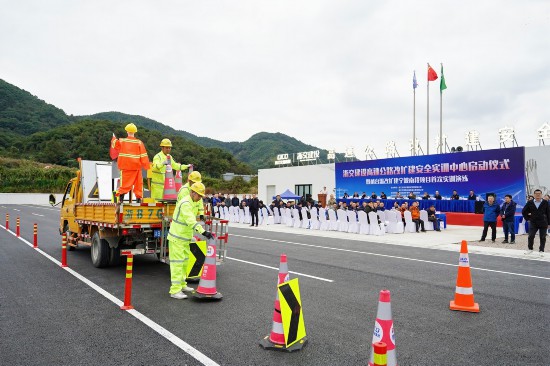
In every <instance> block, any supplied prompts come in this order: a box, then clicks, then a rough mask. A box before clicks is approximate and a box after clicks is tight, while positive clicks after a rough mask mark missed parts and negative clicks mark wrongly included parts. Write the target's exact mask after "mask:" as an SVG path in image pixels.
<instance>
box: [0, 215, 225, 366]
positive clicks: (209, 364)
mask: <svg viewBox="0 0 550 366" xmlns="http://www.w3.org/2000/svg"><path fill="white" fill-rule="evenodd" d="M0 227H1V228H3V229H6V228H5V227H4V226H3V225H0ZM8 232H9V233H10V234H12V235H13V236H16V234H15V233H14V232H13V231H11V230H8ZM17 239H20V240H21V241H22V242H24V243H25V244H27V245H28V246H30V247H31V248H32V247H33V245H32V244H31V243H30V242H28V241H27V240H25V239H23V238H22V237H19V238H17ZM35 250H36V251H37V252H38V253H40V254H42V255H43V256H44V257H46V258H48V259H49V260H50V261H52V262H53V263H55V264H56V265H58V266H61V262H60V261H58V260H57V259H55V258H54V257H52V256H51V255H49V254H48V253H46V252H44V251H43V250H41V249H40V248H36V249H35ZM63 269H64V270H65V271H67V272H69V273H70V274H72V275H73V276H75V277H76V278H78V279H79V280H80V281H82V282H84V283H85V284H86V285H88V286H90V287H91V288H92V289H94V290H95V291H97V292H98V293H100V294H101V295H103V296H105V297H106V298H107V299H109V300H110V301H111V302H113V303H114V304H115V305H116V306H118V307H120V306H122V305H124V302H123V301H121V300H119V299H117V298H116V297H115V296H114V295H112V294H111V293H109V292H107V291H106V290H104V289H103V288H101V287H99V286H98V285H96V284H95V283H94V282H92V281H90V280H89V279H87V278H86V277H84V276H82V275H81V274H80V273H78V272H76V271H74V270H73V269H71V268H69V267H65V268H63ZM127 312H128V313H130V314H131V315H132V316H134V317H135V318H136V319H138V320H139V321H141V322H142V323H143V324H145V325H146V326H148V327H149V328H151V329H153V330H154V331H155V332H157V333H158V334H160V335H161V336H163V337H164V338H166V339H167V340H168V341H170V342H171V343H173V344H174V345H176V346H177V347H178V348H179V349H181V350H182V351H184V352H186V353H187V354H189V355H190V356H192V357H193V358H194V359H196V360H197V361H199V362H200V363H202V364H203V365H205V366H219V364H217V363H216V362H214V361H213V360H211V359H210V358H208V356H206V355H205V354H203V353H201V352H200V351H199V350H197V349H195V348H193V347H192V346H191V345H190V344H189V343H187V342H185V341H183V340H182V339H181V338H179V337H178V336H176V335H175V334H174V333H172V332H170V331H169V330H167V329H166V328H163V327H162V326H161V325H159V324H157V323H155V322H154V321H153V320H151V319H149V318H148V317H147V316H145V315H143V314H142V313H140V312H139V311H137V310H135V309H133V310H127Z"/></svg>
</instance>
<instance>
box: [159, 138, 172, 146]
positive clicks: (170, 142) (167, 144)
mask: <svg viewBox="0 0 550 366" xmlns="http://www.w3.org/2000/svg"><path fill="white" fill-rule="evenodd" d="M160 146H162V147H172V141H170V140H168V139H162V141H161V142H160Z"/></svg>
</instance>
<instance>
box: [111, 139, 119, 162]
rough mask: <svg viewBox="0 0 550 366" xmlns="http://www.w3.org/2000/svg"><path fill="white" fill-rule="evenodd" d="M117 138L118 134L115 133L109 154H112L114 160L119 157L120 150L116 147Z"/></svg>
mask: <svg viewBox="0 0 550 366" xmlns="http://www.w3.org/2000/svg"><path fill="white" fill-rule="evenodd" d="M115 140H116V136H115V134H114V133H113V137H111V148H110V149H109V155H111V159H112V160H115V159H116V158H118V150H117V149H115Z"/></svg>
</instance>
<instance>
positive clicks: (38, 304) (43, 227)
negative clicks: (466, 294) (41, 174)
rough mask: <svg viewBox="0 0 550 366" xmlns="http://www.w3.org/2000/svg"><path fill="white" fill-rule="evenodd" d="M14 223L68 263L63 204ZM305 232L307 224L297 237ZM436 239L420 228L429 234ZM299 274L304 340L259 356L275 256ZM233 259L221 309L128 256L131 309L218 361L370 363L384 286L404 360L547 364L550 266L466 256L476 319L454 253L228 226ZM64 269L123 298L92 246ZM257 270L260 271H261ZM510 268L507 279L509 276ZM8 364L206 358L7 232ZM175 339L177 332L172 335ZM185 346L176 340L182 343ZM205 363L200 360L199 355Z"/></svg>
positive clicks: (17, 209) (4, 323)
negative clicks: (464, 306)
mask: <svg viewBox="0 0 550 366" xmlns="http://www.w3.org/2000/svg"><path fill="white" fill-rule="evenodd" d="M5 213H9V214H10V217H11V220H10V230H13V231H15V218H16V217H17V216H20V217H21V236H22V237H23V238H24V239H26V240H28V241H30V242H32V235H33V226H32V224H33V223H34V222H36V223H38V230H39V247H40V249H41V250H43V251H44V252H45V253H47V254H49V255H50V256H52V257H54V258H56V259H60V258H61V239H60V236H59V233H58V218H59V210H58V209H56V208H52V207H48V206H31V205H3V206H2V205H0V223H1V224H2V225H4V217H5ZM298 232H299V231H298ZM429 235H431V234H427V235H426V236H425V238H426V240H430V236H429ZM281 253H286V254H287V256H288V264H289V269H290V271H294V272H299V273H301V274H294V273H291V278H296V277H297V278H299V280H300V291H301V297H302V306H303V311H304V320H305V324H306V330H307V333H308V338H309V344H308V345H307V346H306V347H305V348H304V349H303V350H302V351H300V352H295V353H292V354H288V353H280V352H273V351H265V350H263V349H262V348H260V347H259V345H258V342H259V340H260V339H261V338H263V337H264V336H265V335H267V334H269V332H270V327H271V320H272V313H273V300H274V296H275V284H276V278H277V270H275V269H270V268H266V267H263V266H270V267H274V268H275V267H278V265H279V256H280V254H281ZM228 257H229V259H227V260H226V262H225V263H224V264H223V265H222V266H218V279H217V287H218V291H220V292H222V293H223V295H224V299H223V300H222V301H221V302H216V303H200V302H195V301H192V300H189V299H187V300H181V301H177V300H174V299H171V298H170V297H169V296H168V289H169V286H170V275H169V267H168V266H167V265H166V264H163V263H160V262H157V261H156V258H155V257H154V256H139V257H136V258H135V260H134V262H135V265H134V277H133V278H134V287H133V296H132V304H133V305H134V307H135V308H136V310H137V311H139V313H141V314H142V316H143V317H146V318H147V319H150V320H151V321H153V322H155V323H156V324H158V326H160V327H163V328H164V330H161V331H160V333H166V332H171V334H173V335H174V336H175V337H178V338H179V339H180V340H181V341H183V342H186V343H187V344H188V345H189V346H190V348H191V347H192V348H191V351H190V352H193V348H194V349H196V350H198V351H199V352H201V353H202V354H204V355H205V356H206V357H207V358H209V359H210V360H212V361H213V362H215V363H218V364H220V365H365V364H367V363H368V357H369V353H370V342H371V338H372V331H373V327H374V320H375V318H376V310H377V304H378V293H379V291H380V290H381V289H384V288H387V289H389V290H390V291H391V294H392V310H393V320H394V328H395V334H396V344H397V357H398V362H399V364H400V365H466V364H472V363H473V364H476V365H497V364H498V365H519V364H521V365H548V364H550V362H549V361H548V360H550V347H549V340H550V330H549V329H550V313H549V311H550V270H549V269H550V268H549V267H550V266H549V264H548V262H543V261H528V260H522V259H512V258H503V257H498V256H485V255H475V256H474V255H472V254H470V262H471V265H472V266H473V267H475V268H477V269H472V279H473V286H474V294H475V299H476V302H478V303H479V305H480V308H481V312H480V313H478V314H471V313H463V312H454V311H450V310H449V301H450V300H451V299H453V296H454V289H455V281H456V274H457V267H456V264H457V263H458V253H453V252H449V251H441V250H427V249H421V248H413V247H406V246H399V245H389V244H376V243H365V242H359V241H352V240H348V241H338V240H334V239H329V238H322V237H314V236H309V235H299V234H296V235H292V236H289V235H288V234H283V233H275V232H266V231H262V230H261V229H257V228H250V229H244V228H234V227H233V228H230V244H229V252H228ZM68 264H69V267H70V268H71V269H72V270H74V271H75V272H77V273H78V274H80V275H82V276H83V277H85V278H86V279H88V280H90V281H92V282H93V283H95V284H96V285H97V286H99V287H101V288H102V289H104V290H105V291H107V292H108V293H110V294H112V295H113V296H114V297H116V298H118V299H119V300H122V299H123V293H124V271H125V268H124V265H121V266H119V267H116V268H107V269H97V268H95V267H93V266H92V264H91V260H90V250H89V248H78V249H77V250H75V251H72V252H69V253H68ZM260 265H263V266H260ZM504 272H506V273H504ZM0 278H1V281H0V340H1V343H0V364H2V365H4V364H6V365H44V364H57V365H77V364H82V365H87V364H104V365H114V364H117V365H142V364H143V365H145V364H149V365H150V364H154V365H201V364H203V363H204V362H205V361H204V359H202V358H200V357H199V360H197V359H195V358H194V357H192V356H191V355H190V354H189V353H188V352H189V350H188V351H187V352H186V351H185V350H184V349H182V348H185V347H181V344H180V346H179V347H178V346H177V345H175V344H173V343H172V342H170V341H169V340H168V339H167V338H166V337H164V336H163V335H161V334H159V332H157V331H155V330H153V329H152V328H151V327H149V326H148V325H147V324H145V323H144V322H143V321H140V319H138V317H136V316H133V315H132V314H130V313H128V312H125V311H122V310H120V309H119V306H118V305H116V304H115V303H113V302H112V301H111V300H109V299H107V298H106V297H105V296H103V295H101V294H100V293H98V292H97V291H96V290H94V289H92V288H91V287H89V286H88V285H87V284H85V283H83V282H82V281H81V280H79V279H77V278H76V277H75V276H73V275H72V274H71V273H69V272H68V271H66V270H64V269H62V268H60V267H59V266H58V265H57V264H56V263H54V262H52V261H51V260H49V259H48V258H46V257H45V256H43V255H41V254H40V252H38V251H36V250H34V249H32V248H31V247H29V246H28V245H26V244H25V243H24V242H22V241H21V240H19V239H17V238H15V236H14V235H12V234H11V233H8V232H7V231H5V230H4V229H0ZM168 338H170V337H168ZM176 343H177V342H176ZM201 360H202V362H201Z"/></svg>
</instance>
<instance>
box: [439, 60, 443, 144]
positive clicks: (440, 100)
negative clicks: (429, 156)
mask: <svg viewBox="0 0 550 366" xmlns="http://www.w3.org/2000/svg"><path fill="white" fill-rule="evenodd" d="M441 70H443V64H441ZM441 78H442V79H441V80H443V73H441ZM439 153H440V154H443V90H442V89H441V87H440V88H439Z"/></svg>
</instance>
